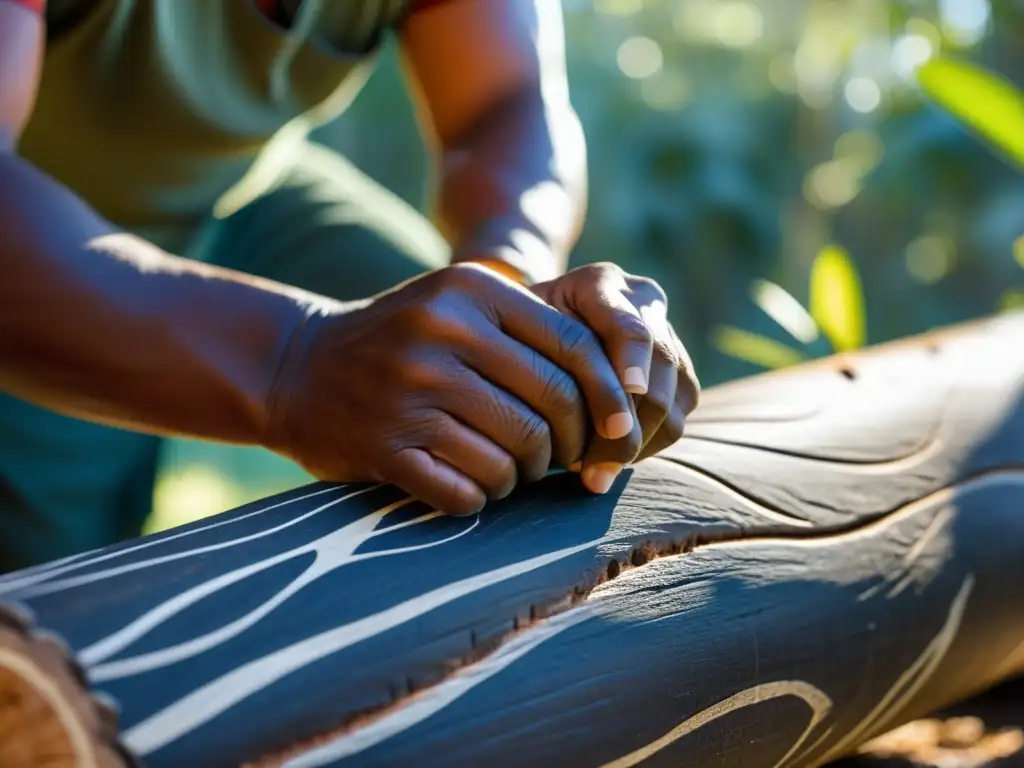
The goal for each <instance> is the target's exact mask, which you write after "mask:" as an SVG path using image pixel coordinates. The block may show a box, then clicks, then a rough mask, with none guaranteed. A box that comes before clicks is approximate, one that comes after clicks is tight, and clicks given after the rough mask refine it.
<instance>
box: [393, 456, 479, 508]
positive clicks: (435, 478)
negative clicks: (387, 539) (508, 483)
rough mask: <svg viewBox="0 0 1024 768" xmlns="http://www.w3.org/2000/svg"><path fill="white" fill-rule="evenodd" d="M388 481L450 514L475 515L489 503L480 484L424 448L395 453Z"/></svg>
mask: <svg viewBox="0 0 1024 768" xmlns="http://www.w3.org/2000/svg"><path fill="white" fill-rule="evenodd" d="M384 479H385V480H386V481H387V482H389V483H392V484H394V485H397V486H398V487H399V488H401V489H402V490H403V491H405V492H406V493H408V494H409V495H410V496H414V497H416V498H417V499H419V500H420V501H422V502H423V503H424V504H429V505H430V506H432V507H434V508H435V509H438V510H440V511H442V512H447V513H448V514H450V515H456V516H459V517H463V516H465V515H472V514H475V513H477V512H479V511H480V510H481V509H483V508H484V504H485V503H486V502H487V494H486V493H485V492H484V490H483V489H482V488H481V487H480V486H479V485H477V484H476V483H475V482H474V481H473V480H471V479H470V478H468V477H466V475H465V474H463V473H462V472H460V471H459V470H457V469H455V468H454V467H453V466H451V465H450V464H448V463H446V462H444V461H442V460H441V459H438V458H436V457H435V456H432V455H431V454H430V453H429V452H427V451H426V450H424V449H423V448H403V449H401V450H399V451H398V452H397V453H395V454H394V456H392V457H391V460H390V461H389V462H388V468H387V473H386V476H385V478H384Z"/></svg>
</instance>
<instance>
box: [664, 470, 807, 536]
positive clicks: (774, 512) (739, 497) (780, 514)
mask: <svg viewBox="0 0 1024 768" xmlns="http://www.w3.org/2000/svg"><path fill="white" fill-rule="evenodd" d="M653 458H654V459H660V460H661V461H667V462H668V463H669V464H670V465H671V466H672V469H673V470H675V471H676V472H681V473H683V474H687V475H691V476H692V477H694V478H696V479H697V480H699V481H700V482H702V483H707V484H709V485H713V486H714V487H715V489H716V490H717V491H719V492H720V493H722V494H724V495H726V496H728V497H730V498H732V499H735V500H736V501H739V502H741V503H742V504H743V506H744V507H746V508H747V509H750V510H752V511H753V512H756V513H757V514H759V515H761V516H762V517H765V518H768V519H769V520H773V521H775V522H777V523H783V524H784V525H788V526H797V527H800V528H810V527H812V526H813V525H814V523H812V522H810V521H809V520H805V519H804V518H802V517H797V516H796V515H794V514H791V513H789V512H784V511H783V510H781V509H776V508H773V507H769V506H766V505H765V503H764V502H762V501H760V500H758V499H753V498H751V497H750V496H747V495H746V494H744V493H742V492H740V491H738V490H737V489H735V488H733V487H732V486H731V485H729V484H728V483H726V482H725V481H723V480H722V479H721V478H719V477H716V476H715V475H712V474H710V473H708V472H705V471H704V470H703V469H701V468H700V467H691V466H690V465H688V464H686V463H684V462H680V461H676V460H674V459H668V458H666V457H664V456H654V457H653Z"/></svg>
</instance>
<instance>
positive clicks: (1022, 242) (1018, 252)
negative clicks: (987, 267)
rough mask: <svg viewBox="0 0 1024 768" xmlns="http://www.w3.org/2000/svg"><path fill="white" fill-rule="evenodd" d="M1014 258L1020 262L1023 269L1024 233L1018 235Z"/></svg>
mask: <svg viewBox="0 0 1024 768" xmlns="http://www.w3.org/2000/svg"><path fill="white" fill-rule="evenodd" d="M1013 258H1014V259H1016V261H1017V263H1018V264H1020V266H1021V269H1024V235H1021V236H1020V237H1018V238H1017V241H1016V242H1015V243H1014V244H1013Z"/></svg>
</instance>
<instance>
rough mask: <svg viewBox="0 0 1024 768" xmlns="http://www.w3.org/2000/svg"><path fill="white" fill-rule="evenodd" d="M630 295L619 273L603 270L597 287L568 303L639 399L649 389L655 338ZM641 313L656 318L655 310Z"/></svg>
mask: <svg viewBox="0 0 1024 768" xmlns="http://www.w3.org/2000/svg"><path fill="white" fill-rule="evenodd" d="M629 292H630V289H629V286H628V284H627V283H626V279H625V276H624V275H623V274H622V271H621V270H618V269H614V270H612V269H606V270H604V271H603V272H602V273H601V277H600V278H599V279H598V281H597V284H596V286H593V287H590V286H588V287H586V288H581V289H579V290H577V291H576V292H575V293H574V294H573V296H571V297H570V300H571V303H572V307H573V309H574V310H575V312H576V313H577V314H578V315H579V316H580V317H581V318H582V319H583V321H584V322H585V323H586V324H587V325H588V326H590V327H591V328H592V329H593V330H594V332H595V333H597V335H598V338H600V340H601V343H602V344H603V345H604V349H605V352H606V353H607V355H608V357H609V358H610V360H611V362H612V365H613V366H614V368H615V371H616V373H617V374H618V376H619V380H620V381H621V382H622V384H623V386H624V387H625V390H626V391H627V392H629V393H630V394H634V395H642V394H645V393H646V392H647V389H648V387H649V381H650V370H651V354H652V350H653V346H654V338H653V336H652V334H651V328H650V326H649V324H648V322H647V321H646V319H645V317H644V316H643V315H641V311H640V309H639V308H638V307H637V306H635V305H634V304H633V302H632V301H631V300H630V298H629V296H628V294H629ZM661 307H664V303H661ZM644 309H645V311H648V310H653V314H654V315H656V314H657V307H656V306H653V305H651V306H645V307H644Z"/></svg>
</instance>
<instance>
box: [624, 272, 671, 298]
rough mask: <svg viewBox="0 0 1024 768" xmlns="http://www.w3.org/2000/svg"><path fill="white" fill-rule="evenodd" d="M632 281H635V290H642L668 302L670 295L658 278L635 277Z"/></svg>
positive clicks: (652, 296) (650, 295)
mask: <svg viewBox="0 0 1024 768" xmlns="http://www.w3.org/2000/svg"><path fill="white" fill-rule="evenodd" d="M630 282H632V283H633V290H634V291H642V292H643V293H644V294H646V295H647V296H649V297H651V298H653V299H655V300H657V301H661V302H664V303H665V304H668V295H667V294H666V293H665V289H664V288H662V287H661V283H659V282H658V281H657V280H654V279H653V278H650V277H634V278H632V279H631V281H630Z"/></svg>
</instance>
